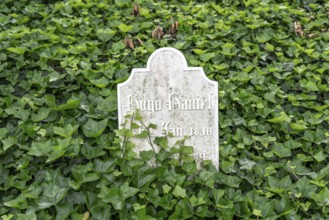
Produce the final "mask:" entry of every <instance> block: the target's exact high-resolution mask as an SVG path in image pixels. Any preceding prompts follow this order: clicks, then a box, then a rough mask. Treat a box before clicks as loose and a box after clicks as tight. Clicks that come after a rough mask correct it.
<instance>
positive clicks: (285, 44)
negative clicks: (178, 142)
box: [0, 0, 329, 220]
mask: <svg viewBox="0 0 329 220" xmlns="http://www.w3.org/2000/svg"><path fill="white" fill-rule="evenodd" d="M136 5H137V6H136ZM134 7H135V8H136V7H138V10H139V13H135V14H134V13H132V12H133V10H134ZM172 19H173V20H174V21H177V22H178V29H177V30H176V34H175V35H174V36H171V35H168V33H166V30H168V28H169V27H170V25H171V24H172V23H171V22H172ZM327 20H328V5H327V4H325V3H322V2H321V1H312V2H310V1H295V2H288V1H280V2H278V1H274V0H267V1H254V0H249V1H242V2H241V1H235V0H232V1H220V2H217V3H214V2H207V1H186V0H180V1H162V2H156V1H152V0H146V1H136V3H131V2H130V1H128V0H115V1H102V0H99V1H92V0H85V1H71V0H68V1H65V2H62V1H47V2H46V1H36V0H31V1H14V0H4V1H2V4H1V8H0V30H1V31H0V41H1V44H0V91H1V93H0V160H1V161H2V163H1V164H0V198H1V200H0V201H1V202H0V218H1V219H8V220H9V219H18V220H20V219H22V220H23V219H53V218H55V219H74V220H75V219H79V220H81V219H84V220H86V219H112V218H113V219H188V218H189V219H202V218H204V219H237V218H239V219H257V218H258V219H260V218H264V219H277V218H283V219H324V218H326V217H327V213H328V201H327V200H328V199H327V198H328V197H329V195H328V187H329V186H328V176H329V166H328V153H329V150H328V147H327V145H328V140H329V133H328V128H329V127H328V121H329V108H328V107H329V102H328V100H329V95H328V91H329V87H328V80H329V79H328V70H329V65H328V59H329V56H328V54H329V52H328V48H329V44H328V41H329V34H328V27H327ZM157 26H161V27H162V28H163V30H165V31H164V32H165V33H164V36H163V38H162V39H154V38H152V31H153V30H154V28H156V27H157ZM126 37H127V38H129V39H133V41H134V42H133V43H134V49H132V48H128V47H127V46H126V45H125V43H124V39H125V38H126ZM167 46H169V47H175V48H177V49H179V50H181V51H182V53H183V54H184V55H185V56H186V57H187V61H188V63H189V66H202V67H203V68H204V70H205V73H206V74H207V76H208V77H209V78H211V79H213V80H217V81H218V83H219V97H220V100H219V109H220V114H219V126H220V140H219V144H220V152H219V154H220V170H219V172H218V173H217V172H216V171H215V170H214V168H213V167H212V166H211V165H210V164H209V163H206V162H205V163H204V164H203V168H202V169H201V170H198V169H197V166H196V164H195V163H194V161H193V159H192V158H193V156H192V155H190V153H192V152H191V148H188V147H182V148H181V149H179V150H177V151H176V152H172V151H170V146H168V142H167V141H166V139H165V138H158V139H157V141H156V143H155V144H157V145H160V146H162V148H161V150H160V151H159V152H158V153H157V154H155V152H153V151H149V152H143V153H141V154H140V155H139V156H140V158H135V153H134V152H133V151H131V150H132V149H133V147H134V146H133V145H132V144H131V143H129V142H127V145H126V147H127V149H125V150H126V152H125V158H123V157H122V155H123V151H122V148H121V146H122V145H120V143H121V141H122V140H121V139H120V138H119V137H118V136H116V135H115V133H117V134H118V135H119V136H120V135H125V136H126V137H127V138H130V137H131V136H133V133H132V131H131V130H130V129H126V130H124V131H122V130H121V131H118V130H116V128H117V127H118V125H117V100H116V99H117V98H116V97H117V96H116V85H117V84H118V83H119V82H123V81H125V80H126V79H127V78H128V76H129V73H130V72H131V69H132V68H139V67H145V66H146V61H147V58H148V56H149V55H150V54H151V53H152V52H153V51H154V50H155V49H157V48H160V47H167ZM115 130H116V131H115ZM143 135H144V134H143ZM143 135H142V136H143ZM139 138H141V137H139ZM177 152H179V153H180V154H181V155H183V156H181V158H178V159H177V158H176V159H172V158H171V156H172V155H173V154H175V153H177ZM150 162H152V163H150ZM151 164H156V165H157V166H151Z"/></svg>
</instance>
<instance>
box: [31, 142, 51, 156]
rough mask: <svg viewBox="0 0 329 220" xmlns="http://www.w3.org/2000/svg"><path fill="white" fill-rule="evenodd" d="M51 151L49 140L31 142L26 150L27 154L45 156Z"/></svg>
mask: <svg viewBox="0 0 329 220" xmlns="http://www.w3.org/2000/svg"><path fill="white" fill-rule="evenodd" d="M51 151H52V145H51V140H47V141H45V142H32V144H31V148H30V149H29V151H28V154H29V155H33V156H37V157H40V156H46V155H48V153H49V152H51Z"/></svg>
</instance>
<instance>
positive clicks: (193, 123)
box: [118, 48, 219, 168]
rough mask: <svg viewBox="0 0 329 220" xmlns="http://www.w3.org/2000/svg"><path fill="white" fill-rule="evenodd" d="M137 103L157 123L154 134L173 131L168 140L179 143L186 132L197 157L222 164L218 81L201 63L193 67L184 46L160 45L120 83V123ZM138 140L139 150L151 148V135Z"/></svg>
mask: <svg viewBox="0 0 329 220" xmlns="http://www.w3.org/2000/svg"><path fill="white" fill-rule="evenodd" d="M136 109H139V111H140V113H141V115H142V118H143V122H144V124H145V125H149V124H155V125H156V128H155V129H152V130H151V137H152V138H155V137H160V136H168V134H169V133H171V134H172V136H173V137H168V141H169V143H170V144H174V143H175V142H176V141H177V140H181V139H183V138H184V137H186V136H187V137H188V138H187V139H186V141H185V145H186V146H193V148H194V158H195V160H196V161H197V162H200V161H202V160H211V161H212V162H213V164H214V165H215V166H216V167H217V168H218V165H219V159H218V155H219V152H218V83H217V82H216V81H212V80H209V79H208V78H207V76H206V75H205V73H204V71H203V69H202V67H188V66H187V62H186V59H185V57H184V55H183V54H182V53H181V52H180V51H178V50H176V49H174V48H161V49H158V50H156V51H155V52H154V53H152V55H151V56H150V58H149V59H148V61H147V67H146V68H134V69H133V70H132V73H131V75H130V77H129V79H128V80H127V81H126V82H124V83H120V84H119V85H118V114H119V126H120V127H122V124H123V123H124V122H125V116H126V115H128V114H132V113H134V112H135V111H136ZM141 130H142V128H141V129H134V130H133V131H134V133H135V134H138V133H140V132H141ZM133 142H134V143H135V144H136V148H135V151H136V152H139V151H142V150H151V149H152V147H151V146H150V144H149V143H148V141H147V140H146V139H138V138H134V140H133Z"/></svg>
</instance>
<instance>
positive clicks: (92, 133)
mask: <svg viewBox="0 0 329 220" xmlns="http://www.w3.org/2000/svg"><path fill="white" fill-rule="evenodd" d="M107 124H108V119H104V120H102V121H99V122H97V121H94V120H93V119H91V118H89V119H88V121H87V123H86V124H85V125H84V126H83V133H84V135H86V136H87V137H94V138H96V137H99V136H100V135H101V134H102V133H103V132H104V130H105V128H106V126H107Z"/></svg>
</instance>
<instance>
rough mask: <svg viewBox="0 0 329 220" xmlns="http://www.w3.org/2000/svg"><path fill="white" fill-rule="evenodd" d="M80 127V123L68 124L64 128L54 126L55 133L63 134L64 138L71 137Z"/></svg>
mask: <svg viewBox="0 0 329 220" xmlns="http://www.w3.org/2000/svg"><path fill="white" fill-rule="evenodd" d="M78 128H79V125H74V126H72V125H71V124H66V125H65V126H64V128H61V127H54V133H55V134H57V135H59V136H62V137H64V138H67V137H71V136H72V135H73V133H74V132H76V131H77V130H78Z"/></svg>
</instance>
